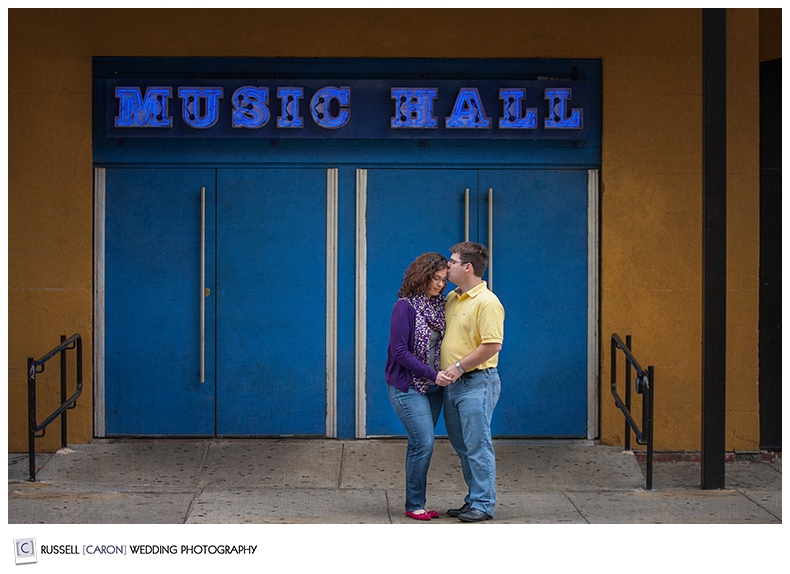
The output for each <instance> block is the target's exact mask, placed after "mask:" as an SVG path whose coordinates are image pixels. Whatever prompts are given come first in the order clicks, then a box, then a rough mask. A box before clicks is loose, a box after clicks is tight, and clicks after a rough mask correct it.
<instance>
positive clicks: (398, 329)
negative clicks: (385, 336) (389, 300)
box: [384, 299, 438, 393]
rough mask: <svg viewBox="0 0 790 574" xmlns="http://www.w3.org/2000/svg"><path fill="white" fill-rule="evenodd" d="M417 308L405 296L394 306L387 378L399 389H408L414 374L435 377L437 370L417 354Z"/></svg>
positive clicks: (386, 368)
mask: <svg viewBox="0 0 790 574" xmlns="http://www.w3.org/2000/svg"><path fill="white" fill-rule="evenodd" d="M416 319H417V312H416V311H415V310H414V307H412V306H411V304H410V303H409V302H408V301H406V300H405V299H399V300H398V301H397V302H396V303H395V307H394V308H393V309H392V318H391V319H390V342H389V346H388V348H387V364H386V365H385V367H384V374H385V380H386V381H387V383H388V384H390V385H392V386H393V387H395V388H396V389H398V390H399V391H403V392H404V393H405V392H407V391H408V390H409V387H411V383H412V374H414V375H417V377H419V378H421V379H428V380H430V381H435V380H436V375H437V374H438V372H437V371H434V370H433V369H431V368H430V367H429V366H428V365H425V364H424V363H423V362H422V361H420V360H419V359H417V357H415V356H414V321H415V320H416Z"/></svg>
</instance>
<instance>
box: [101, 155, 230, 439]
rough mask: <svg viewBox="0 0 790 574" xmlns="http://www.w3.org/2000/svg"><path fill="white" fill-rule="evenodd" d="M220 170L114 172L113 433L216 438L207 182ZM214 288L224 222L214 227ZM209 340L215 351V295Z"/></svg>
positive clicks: (108, 341) (109, 425) (109, 388)
mask: <svg viewBox="0 0 790 574" xmlns="http://www.w3.org/2000/svg"><path fill="white" fill-rule="evenodd" d="M214 181H215V172H214V170H204V169H108V170H107V171H106V186H105V187H106V193H105V202H106V203H105V237H106V240H105V261H104V276H105V312H104V316H105V327H104V328H105V369H104V389H105V432H106V434H107V435H213V434H214V378H213V372H214V367H213V360H214V353H213V351H212V352H207V353H205V355H204V358H203V360H204V363H203V367H204V371H205V373H206V376H205V378H204V380H203V381H201V377H200V373H201V336H200V332H201V328H200V308H201V305H202V304H203V303H204V301H201V293H200V285H201V263H200V261H201V259H200V247H201V188H205V189H206V202H205V204H206V220H208V221H213V219H214V210H213V205H214ZM205 230H206V234H205V239H206V241H205V243H206V262H207V268H206V273H205V277H206V278H207V282H206V288H208V289H210V290H211V291H213V288H214V285H213V281H212V277H213V275H214V271H213V252H214V248H213V245H214V231H213V230H214V226H213V224H212V225H208V226H206V227H205ZM205 302H206V303H207V304H206V306H205V312H206V315H205V318H206V324H208V325H211V326H212V327H211V328H209V329H205V341H204V345H205V348H207V349H212V350H213V347H214V329H213V323H214V312H213V305H212V304H211V303H212V301H211V299H210V298H209V299H207V300H206V301H205Z"/></svg>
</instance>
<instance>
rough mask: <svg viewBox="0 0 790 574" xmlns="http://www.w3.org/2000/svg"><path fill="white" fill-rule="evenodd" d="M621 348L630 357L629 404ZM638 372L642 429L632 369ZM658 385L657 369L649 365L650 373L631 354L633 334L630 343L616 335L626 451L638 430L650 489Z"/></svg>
mask: <svg viewBox="0 0 790 574" xmlns="http://www.w3.org/2000/svg"><path fill="white" fill-rule="evenodd" d="M618 349H620V350H621V351H622V352H623V354H624V355H625V358H626V366H625V389H626V390H625V402H623V400H622V399H621V398H620V395H618V394H617V350H618ZM632 367H633V369H634V370H635V371H636V381H635V384H634V388H635V389H636V392H637V393H639V394H641V395H642V428H641V429H640V428H639V425H638V424H637V423H636V421H635V420H634V417H633V416H632V415H631V368H632ZM654 386H655V377H654V369H653V367H652V366H648V367H647V370H645V369H643V368H642V367H641V366H639V363H638V362H637V360H636V359H635V358H634V355H633V354H632V353H631V335H628V336H626V343H623V340H622V339H621V338H620V336H619V335H618V334H617V333H613V334H612V396H614V402H615V405H617V408H619V409H620V410H621V411H622V413H623V415H625V448H626V450H631V430H633V431H634V435H635V436H636V442H637V444H641V445H647V473H646V474H647V476H646V489H647V490H652V488H653V390H654Z"/></svg>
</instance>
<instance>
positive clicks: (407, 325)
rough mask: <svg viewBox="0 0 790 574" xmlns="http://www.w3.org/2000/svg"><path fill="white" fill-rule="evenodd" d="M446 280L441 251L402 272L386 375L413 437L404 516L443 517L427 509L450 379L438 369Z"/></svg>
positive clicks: (398, 411) (408, 454)
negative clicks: (437, 434) (438, 427)
mask: <svg viewBox="0 0 790 574" xmlns="http://www.w3.org/2000/svg"><path fill="white" fill-rule="evenodd" d="M446 283H447V259H445V257H444V256H443V255H441V254H439V253H425V254H423V255H420V256H419V257H417V259H415V260H414V261H413V262H412V264H411V265H409V268H408V269H407V270H406V273H405V274H404V276H403V284H402V285H401V288H400V290H399V291H398V301H397V302H396V303H395V307H394V309H393V310H392V318H391V319H390V340H389V347H388V350H387V365H386V367H385V373H386V381H387V384H388V389H389V397H390V403H392V408H393V409H395V413H396V414H397V415H398V418H400V420H401V422H402V423H403V426H404V428H405V429H406V433H407V434H408V436H409V441H408V447H407V449H406V516H408V517H409V518H413V519H414V520H430V519H431V518H438V517H439V513H438V512H437V511H435V510H426V509H425V490H426V486H427V481H428V467H429V466H430V464H431V456H432V455H433V444H434V428H435V427H436V422H437V421H438V420H439V414H440V413H441V411H442V400H443V393H442V391H443V387H444V386H446V385H447V384H448V383H449V382H450V381H449V380H448V379H447V377H446V375H444V373H442V372H441V371H440V370H439V349H440V348H441V345H442V337H443V336H444V325H445V323H444V295H443V294H442V292H443V291H444V287H445V284H446ZM437 383H438V384H437Z"/></svg>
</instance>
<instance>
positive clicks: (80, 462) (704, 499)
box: [8, 439, 782, 528]
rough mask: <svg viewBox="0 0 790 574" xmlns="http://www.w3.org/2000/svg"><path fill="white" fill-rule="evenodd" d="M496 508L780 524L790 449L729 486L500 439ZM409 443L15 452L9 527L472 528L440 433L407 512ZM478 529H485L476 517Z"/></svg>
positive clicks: (250, 443) (537, 515)
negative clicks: (415, 509)
mask: <svg viewBox="0 0 790 574" xmlns="http://www.w3.org/2000/svg"><path fill="white" fill-rule="evenodd" d="M495 450H496V456H497V465H498V467H497V497H498V498H497V507H496V517H495V520H493V521H489V522H486V523H484V524H486V525H489V524H535V523H548V524H566V523H567V524H585V523H589V524H637V523H640V524H653V523H668V524H703V523H717V524H777V523H781V521H782V464H781V457H780V458H778V459H776V460H774V461H772V462H729V463H727V464H726V483H725V489H723V490H715V491H710V490H708V491H703V490H700V487H699V484H700V472H699V464H698V463H693V462H662V463H655V464H654V472H653V489H652V490H650V491H646V490H645V476H644V473H643V469H642V468H641V467H640V465H639V463H638V462H637V459H636V458H635V456H634V454H633V453H631V452H624V451H623V450H622V449H621V448H619V447H608V446H601V445H595V444H593V443H592V442H590V441H570V442H568V441H556V442H548V443H536V442H529V441H508V440H498V441H495ZM405 452H406V443H405V440H402V439H375V440H357V441H354V440H330V439H236V440H233V439H184V440H176V439H124V440H120V439H107V440H96V441H94V442H93V443H91V444H84V445H83V444H81V445H73V446H71V447H70V448H69V449H64V450H62V451H59V452H57V453H55V454H40V455H38V456H37V466H38V467H39V468H40V470H39V471H38V474H37V477H36V478H37V481H36V482H29V481H28V456H27V454H9V456H8V523H9V524H37V523H38V524H252V523H267V524H295V523H302V524H307V523H312V524H358V523H361V524H374V523H412V524H430V523H436V522H439V523H442V524H459V525H460V524H462V523H461V522H459V521H458V520H456V519H454V518H451V517H449V516H447V515H446V514H445V511H446V510H447V509H448V508H454V507H456V506H460V504H461V503H462V502H463V496H464V494H465V493H466V487H465V485H464V482H463V478H462V476H461V470H460V466H459V465H458V459H457V457H456V455H455V453H454V452H453V450H452V448H451V447H450V445H449V443H448V442H447V440H446V439H444V440H438V441H437V445H436V451H435V454H434V458H433V462H432V465H431V470H430V473H429V476H428V480H429V485H428V507H430V508H435V509H437V510H439V511H440V513H441V515H442V516H441V517H440V518H438V519H434V520H432V521H430V522H424V523H423V522H416V521H413V520H410V519H408V518H406V517H405V516H404V514H403V512H404V508H403V505H404V477H403V474H404V471H403V467H404V457H405ZM464 528H475V526H464Z"/></svg>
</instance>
